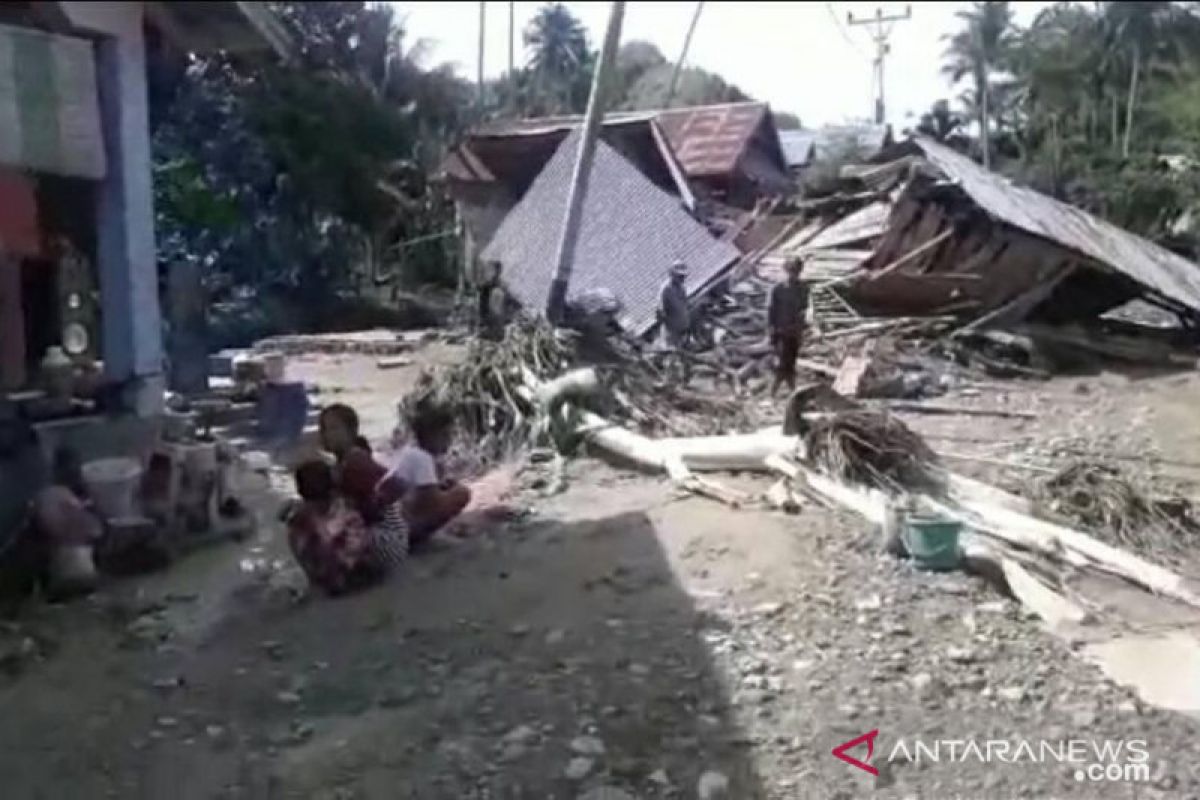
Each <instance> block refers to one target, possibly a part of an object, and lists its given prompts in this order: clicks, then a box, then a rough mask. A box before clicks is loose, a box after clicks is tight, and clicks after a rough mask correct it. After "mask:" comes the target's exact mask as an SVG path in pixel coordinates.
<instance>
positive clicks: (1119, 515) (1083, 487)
mask: <svg viewBox="0 0 1200 800" xmlns="http://www.w3.org/2000/svg"><path fill="white" fill-rule="evenodd" d="M1031 494H1032V495H1033V497H1034V501H1035V504H1036V505H1037V507H1039V508H1040V509H1042V510H1044V511H1045V512H1046V513H1048V514H1049V515H1051V516H1055V517H1059V518H1061V519H1063V520H1065V521H1066V522H1068V523H1070V524H1072V525H1078V526H1080V527H1084V528H1087V529H1089V530H1092V531H1094V532H1096V533H1098V534H1100V535H1101V536H1102V537H1104V538H1106V539H1107V540H1109V541H1110V542H1111V543H1112V544H1116V545H1121V546H1125V547H1128V548H1130V549H1131V550H1133V551H1134V552H1137V553H1141V554H1143V555H1152V556H1153V555H1157V556H1168V557H1169V556H1175V555H1179V554H1182V553H1184V552H1187V551H1194V550H1195V547H1196V545H1197V544H1198V543H1200V520H1197V519H1196V517H1195V516H1194V513H1193V509H1192V506H1191V503H1190V502H1188V501H1187V500H1186V499H1184V498H1181V497H1170V496H1166V497H1164V496H1162V495H1159V494H1158V493H1156V492H1154V491H1153V490H1152V489H1150V488H1148V487H1142V486H1139V485H1138V484H1137V483H1135V482H1134V480H1133V479H1131V478H1130V477H1128V476H1127V475H1125V474H1124V473H1123V472H1122V471H1121V470H1119V469H1118V468H1116V467H1114V466H1111V465H1109V464H1104V463H1097V462H1091V461H1076V462H1074V463H1072V464H1068V465H1067V466H1066V467H1064V468H1063V469H1061V470H1059V471H1058V472H1056V473H1054V474H1053V475H1050V476H1048V477H1047V478H1045V479H1044V480H1042V481H1040V482H1038V483H1037V484H1035V485H1034V486H1033V487H1032V492H1031Z"/></svg>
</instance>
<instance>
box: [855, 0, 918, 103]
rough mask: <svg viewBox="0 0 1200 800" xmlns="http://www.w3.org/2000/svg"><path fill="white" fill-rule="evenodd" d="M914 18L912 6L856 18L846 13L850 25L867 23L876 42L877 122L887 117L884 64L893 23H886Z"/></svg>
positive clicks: (879, 10)
mask: <svg viewBox="0 0 1200 800" xmlns="http://www.w3.org/2000/svg"><path fill="white" fill-rule="evenodd" d="M910 19H912V6H906V7H905V9H904V13H903V14H887V15H885V14H884V13H883V9H882V8H876V9H875V16H873V17H862V18H861V19H856V18H855V16H854V14H853V13H848V14H846V22H847V23H848V24H850V25H865V26H867V30H868V31H869V32H870V34H871V38H872V39H873V40H874V42H875V61H874V69H875V91H876V94H875V122H876V124H878V125H882V124H883V123H884V120H885V119H886V116H887V115H886V113H885V112H886V109H885V106H884V91H883V66H884V61H885V59H886V58H887V55H888V38H889V37H890V36H891V35H892V28H893V27H894V26H893V25H887V26H886V27H884V26H885V23H894V22H904V21H905V20H910Z"/></svg>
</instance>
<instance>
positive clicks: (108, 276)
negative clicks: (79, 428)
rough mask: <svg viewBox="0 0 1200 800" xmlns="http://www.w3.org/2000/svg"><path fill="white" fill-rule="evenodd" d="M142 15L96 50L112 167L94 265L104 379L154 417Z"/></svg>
mask: <svg viewBox="0 0 1200 800" xmlns="http://www.w3.org/2000/svg"><path fill="white" fill-rule="evenodd" d="M103 5H112V4H103ZM121 5H126V6H127V7H128V6H134V7H135V8H137V7H139V6H140V4H134V3H130V4H121ZM138 11H139V13H138V15H137V19H136V22H137V24H133V25H122V26H121V29H120V30H119V32H118V33H116V34H115V35H111V34H110V35H108V36H104V37H103V38H101V39H100V40H99V41H98V42H97V45H96V62H97V63H96V66H97V70H96V74H97V82H98V83H99V90H100V115H101V120H102V127H103V131H104V150H105V155H106V158H107V163H108V171H107V174H106V175H105V178H104V180H103V181H102V183H101V184H100V187H99V193H98V203H97V206H98V207H97V228H98V230H97V234H98V236H97V244H98V246H97V266H98V268H99V269H98V272H99V275H100V297H101V313H102V316H103V322H102V330H103V340H102V341H103V348H104V369H105V377H106V378H108V379H110V380H113V381H119V382H129V390H128V391H127V392H126V394H125V398H126V400H125V402H126V403H128V404H129V406H131V409H132V410H134V411H136V412H137V413H138V414H139V415H141V416H150V415H153V414H157V413H159V412H160V411H161V410H162V400H163V397H162V392H163V385H164V377H163V357H162V352H163V349H162V321H161V320H162V316H161V312H160V310H159V297H158V267H157V264H156V254H155V246H154V204H153V187H152V183H151V175H150V125H149V116H148V113H147V98H146V57H145V46H144V43H143V40H142V33H141V24H140V21H141V20H140V8H138Z"/></svg>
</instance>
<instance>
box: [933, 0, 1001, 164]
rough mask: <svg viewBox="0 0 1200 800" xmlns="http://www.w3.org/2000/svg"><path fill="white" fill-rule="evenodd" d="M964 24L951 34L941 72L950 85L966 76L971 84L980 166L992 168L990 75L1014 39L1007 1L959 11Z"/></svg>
mask: <svg viewBox="0 0 1200 800" xmlns="http://www.w3.org/2000/svg"><path fill="white" fill-rule="evenodd" d="M958 17H959V19H961V20H963V22H965V23H966V27H965V28H963V30H961V31H959V32H958V33H955V34H953V35H951V36H950V37H948V38H949V46H948V47H947V48H946V53H945V58H946V64H945V66H944V67H943V68H942V71H943V72H944V73H945V74H946V75H947V76H949V78H950V80H951V81H952V82H953V83H958V82H959V81H960V80H962V79H963V78H965V77H967V76H968V75H969V76H971V79H972V82H973V83H974V89H975V94H974V96H975V97H976V98H978V101H979V102H978V106H979V107H978V109H977V111H978V118H979V133H980V139H981V145H982V148H983V165H984V166H985V167H990V166H991V144H990V142H989V138H988V137H989V133H990V127H991V123H990V120H991V113H990V94H991V88H992V73H993V72H994V71H995V70H997V69H999V68H1001V67H1003V66H1004V65H1005V62H1006V59H1007V57H1008V54H1009V51H1010V50H1011V46H1012V40H1013V25H1012V10H1011V9H1010V8H1009V7H1008V3H1007V2H993V1H992V0H988V1H987V2H979V3H975V4H974V6H973V7H972V8H971V9H970V10H969V11H960V12H958Z"/></svg>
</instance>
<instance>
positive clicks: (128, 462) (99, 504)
mask: <svg viewBox="0 0 1200 800" xmlns="http://www.w3.org/2000/svg"><path fill="white" fill-rule="evenodd" d="M141 478H142V465H141V464H140V463H138V461H137V460H136V459H133V458H102V459H99V460H98V461H89V462H88V463H86V464H84V465H83V482H84V484H85V485H86V486H87V490H88V495H89V496H90V497H91V498H92V502H94V503H95V504H96V511H97V512H99V514H100V516H101V517H102V518H103V519H117V518H120V517H133V516H137V514H136V510H135V508H134V496H135V495H136V494H137V489H138V485H139V483H140V482H141Z"/></svg>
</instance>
